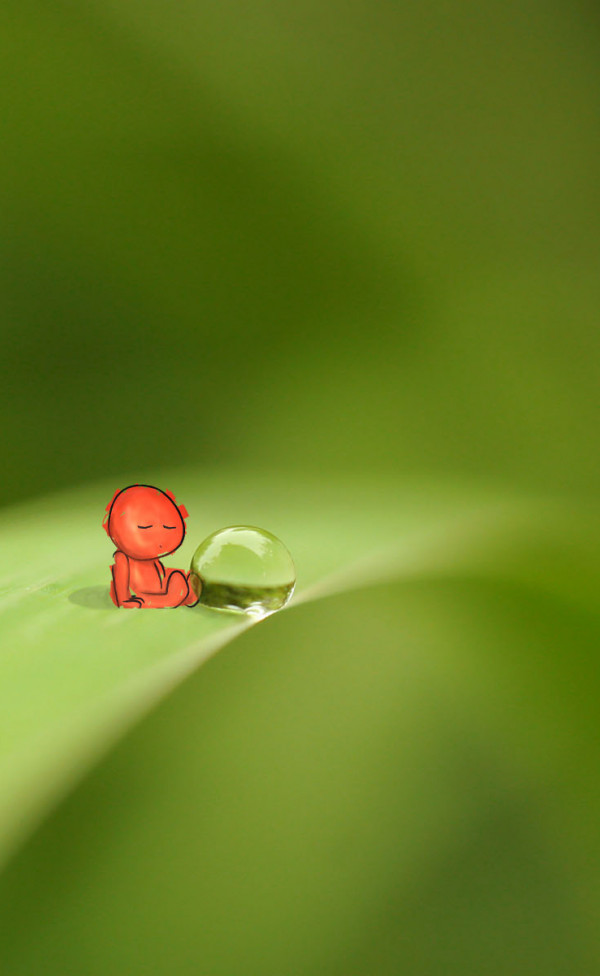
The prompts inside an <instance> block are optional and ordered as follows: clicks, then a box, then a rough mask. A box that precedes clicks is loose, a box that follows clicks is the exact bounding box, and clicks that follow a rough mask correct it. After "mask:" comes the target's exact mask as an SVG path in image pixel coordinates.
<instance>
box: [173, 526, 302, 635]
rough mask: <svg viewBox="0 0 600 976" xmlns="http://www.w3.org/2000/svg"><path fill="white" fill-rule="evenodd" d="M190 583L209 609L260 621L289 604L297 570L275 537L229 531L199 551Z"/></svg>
mask: <svg viewBox="0 0 600 976" xmlns="http://www.w3.org/2000/svg"><path fill="white" fill-rule="evenodd" d="M190 582H191V584H192V587H193V588H194V591H195V593H196V594H198V595H199V597H200V603H203V604H204V605H205V606H207V607H213V608H214V609H216V610H235V611H238V612H242V613H250V614H255V615H256V616H260V617H262V616H265V615H266V614H268V613H273V611H274V610H281V608H282V607H283V606H285V604H286V603H287V602H288V600H289V599H290V597H291V595H292V593H293V591H294V585H295V583H296V570H295V569H294V563H293V562H292V557H291V556H290V554H289V552H288V551H287V549H286V548H285V546H284V544H283V542H281V540H280V539H278V538H277V537H276V536H274V535H272V534H271V533H270V532H266V531H265V530H264V529H257V528H254V527H253V526H250V525H233V526H231V527H230V528H228V529H220V530H219V531H218V532H214V533H213V534H212V535H209V537H208V539H205V540H204V542H203V543H202V544H201V545H200V546H198V548H197V549H196V552H195V553H194V555H193V558H192V565H191V572H190Z"/></svg>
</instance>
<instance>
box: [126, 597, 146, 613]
mask: <svg viewBox="0 0 600 976" xmlns="http://www.w3.org/2000/svg"><path fill="white" fill-rule="evenodd" d="M142 603H143V601H142V600H140V599H138V598H137V597H135V596H133V597H132V598H131V600H123V603H122V604H121V606H122V607H125V608H126V609H127V610H139V609H140V607H141V606H142Z"/></svg>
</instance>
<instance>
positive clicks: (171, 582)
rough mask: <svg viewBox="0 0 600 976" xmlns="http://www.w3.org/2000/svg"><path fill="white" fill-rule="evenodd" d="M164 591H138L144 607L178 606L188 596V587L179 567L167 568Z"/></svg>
mask: <svg viewBox="0 0 600 976" xmlns="http://www.w3.org/2000/svg"><path fill="white" fill-rule="evenodd" d="M165 583H166V590H165V591H164V593H139V594H138V596H141V597H142V599H143V601H144V606H145V607H180V606H181V605H182V604H183V603H185V602H186V600H187V598H188V597H189V593H190V588H189V586H188V581H187V579H186V578H185V575H184V574H183V573H182V572H181V570H180V569H170V570H169V569H168V570H167V572H166V575H165Z"/></svg>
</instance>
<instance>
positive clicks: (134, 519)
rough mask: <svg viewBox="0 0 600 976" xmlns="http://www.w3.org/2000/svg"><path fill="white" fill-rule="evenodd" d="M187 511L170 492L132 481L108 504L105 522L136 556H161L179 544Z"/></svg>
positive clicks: (124, 549) (119, 545)
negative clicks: (132, 482)
mask: <svg viewBox="0 0 600 976" xmlns="http://www.w3.org/2000/svg"><path fill="white" fill-rule="evenodd" d="M187 514H188V513H187V512H186V510H185V508H184V507H183V505H177V504H176V503H175V497H174V496H173V495H172V494H171V493H170V492H168V491H161V490H160V488H153V487H152V485H130V486H129V488H123V490H122V491H118V492H117V493H116V495H115V496H114V498H113V499H112V501H111V502H110V504H109V505H107V507H106V515H105V516H104V521H103V523H102V524H103V526H104V528H105V529H106V531H107V533H108V534H109V536H110V537H111V539H112V540H113V542H114V544H115V545H116V546H117V548H118V549H120V550H121V552H124V553H126V554H127V555H128V556H131V557H132V558H133V559H157V558H159V557H160V556H166V555H167V554H168V553H170V552H175V550H176V549H178V548H179V546H180V545H181V543H182V542H183V537H184V536H185V522H184V519H186V518H187Z"/></svg>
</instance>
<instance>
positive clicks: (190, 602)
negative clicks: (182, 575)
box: [184, 573, 202, 607]
mask: <svg viewBox="0 0 600 976" xmlns="http://www.w3.org/2000/svg"><path fill="white" fill-rule="evenodd" d="M191 575H192V574H191V573H188V574H187V577H186V578H187V584H188V589H189V593H188V596H187V600H184V606H186V607H195V606H196V604H197V603H199V601H200V593H201V591H202V583H201V582H200V580H199V579H198V577H197V576H196V579H195V581H194V582H195V583H196V589H197V590H198V593H196V590H194V587H193V586H192V581H191V579H190V576H191Z"/></svg>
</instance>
